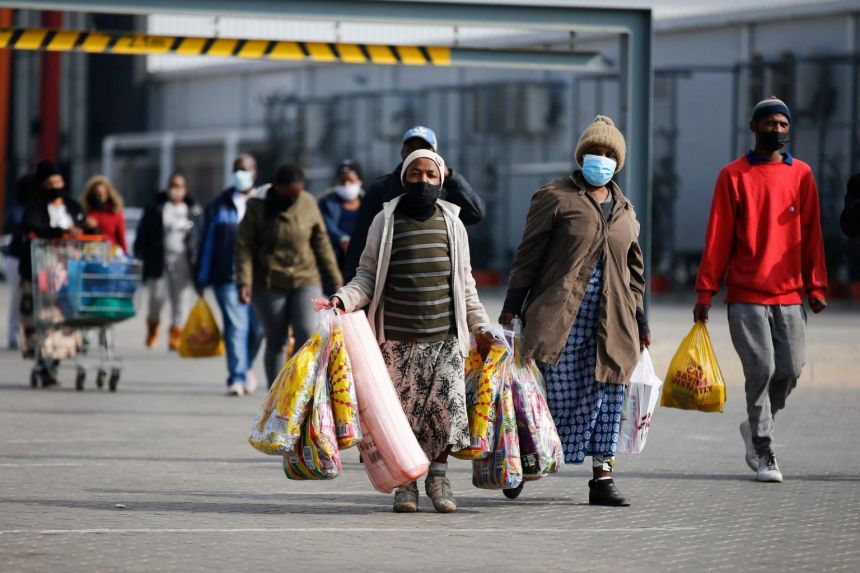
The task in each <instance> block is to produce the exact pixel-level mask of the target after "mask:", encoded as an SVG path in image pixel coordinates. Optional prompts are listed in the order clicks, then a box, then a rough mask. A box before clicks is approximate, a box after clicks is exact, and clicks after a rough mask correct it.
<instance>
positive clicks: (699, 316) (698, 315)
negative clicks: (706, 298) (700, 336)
mask: <svg viewBox="0 0 860 573" xmlns="http://www.w3.org/2000/svg"><path fill="white" fill-rule="evenodd" d="M710 310H711V305H709V304H697V305H696V306H694V307H693V321H694V322H704V323H705V324H707V323H708V311H710Z"/></svg>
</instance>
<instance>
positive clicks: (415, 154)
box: [400, 149, 445, 187]
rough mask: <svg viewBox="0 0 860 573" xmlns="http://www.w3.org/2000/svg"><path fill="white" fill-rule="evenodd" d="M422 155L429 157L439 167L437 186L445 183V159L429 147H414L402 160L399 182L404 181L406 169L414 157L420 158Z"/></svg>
mask: <svg viewBox="0 0 860 573" xmlns="http://www.w3.org/2000/svg"><path fill="white" fill-rule="evenodd" d="M422 157H423V158H425V159H429V160H430V161H432V162H433V163H435V164H436V167H438V168H439V186H440V187H441V186H442V184H443V183H445V160H444V159H442V156H441V155H439V154H438V153H436V152H435V151H430V150H429V149H416V150H415V151H413V152H412V153H410V154H409V156H408V157H407V158H406V159H404V160H403V167H401V168H400V182H401V183H403V182H404V181H406V170H407V169H408V168H409V166H410V165H412V163H413V162H414V161H415V160H416V159H421V158H422Z"/></svg>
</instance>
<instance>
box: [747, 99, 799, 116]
mask: <svg viewBox="0 0 860 573" xmlns="http://www.w3.org/2000/svg"><path fill="white" fill-rule="evenodd" d="M772 113H781V114H783V115H784V116H785V117H787V118H788V121H789V122H790V121H791V112H790V111H788V106H787V105H785V102H784V101H782V100H781V99H779V98H778V97H776V96H770V97H769V98H767V99H763V100H761V101H760V102H758V103H757V104H755V107H754V108H753V112H752V120H753V121H758V120H760V119H761V118H763V117H765V116H767V115H770V114H772Z"/></svg>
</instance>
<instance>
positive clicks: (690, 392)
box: [660, 322, 726, 412]
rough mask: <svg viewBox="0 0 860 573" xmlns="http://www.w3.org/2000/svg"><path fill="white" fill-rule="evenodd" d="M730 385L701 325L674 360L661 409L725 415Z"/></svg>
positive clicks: (696, 325) (696, 328)
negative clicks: (727, 387)
mask: <svg viewBox="0 0 860 573" xmlns="http://www.w3.org/2000/svg"><path fill="white" fill-rule="evenodd" d="M725 403H726V384H725V382H723V375H722V373H721V372H720V365H719V364H717V357H716V356H714V349H713V347H712V346H711V337H710V336H708V329H707V327H706V326H705V324H704V323H703V322H697V323H696V324H694V325H693V329H692V330H690V334H688V335H687V337H686V338H685V339H684V341H683V342H681V346H680V348H678V351H677V352H676V353H675V356H674V357H673V358H672V363H671V364H670V365H669V372H668V373H667V374H666V380H665V382H664V383H663V396H662V397H661V398H660V405H661V406H666V407H668V408H680V409H682V410H699V411H701V412H722V411H723V405H724V404H725Z"/></svg>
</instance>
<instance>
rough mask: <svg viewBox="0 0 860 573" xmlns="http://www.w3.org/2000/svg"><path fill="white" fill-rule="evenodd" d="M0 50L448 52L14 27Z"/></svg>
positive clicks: (408, 61)
mask: <svg viewBox="0 0 860 573" xmlns="http://www.w3.org/2000/svg"><path fill="white" fill-rule="evenodd" d="M0 48H8V49H13V50H44V51H49V52H86V53H90V54H131V55H138V56H143V55H153V54H178V55H182V56H220V57H234V58H243V59H250V60H281V61H285V60H287V61H303V60H304V61H312V62H341V63H348V64H405V65H411V66H426V65H433V66H449V65H451V49H450V48H446V47H441V46H385V45H379V44H340V43H338V44H330V43H322V42H291V41H279V40H253V39H239V38H205V37H199V36H157V35H150V34H124V33H108V32H81V31H72V30H49V29H44V28H28V29H21V28H14V29H8V28H7V29H2V30H0Z"/></svg>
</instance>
